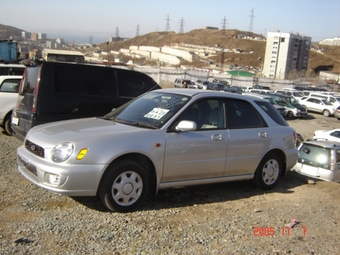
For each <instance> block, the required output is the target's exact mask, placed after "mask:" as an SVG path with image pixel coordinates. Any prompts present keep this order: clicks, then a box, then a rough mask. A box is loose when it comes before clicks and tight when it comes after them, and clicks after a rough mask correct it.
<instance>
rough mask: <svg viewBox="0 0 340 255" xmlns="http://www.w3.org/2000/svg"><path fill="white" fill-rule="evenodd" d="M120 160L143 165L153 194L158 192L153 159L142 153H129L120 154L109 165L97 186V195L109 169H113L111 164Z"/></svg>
mask: <svg viewBox="0 0 340 255" xmlns="http://www.w3.org/2000/svg"><path fill="white" fill-rule="evenodd" d="M119 161H131V162H134V163H136V164H138V165H140V166H142V167H143V168H144V170H145V171H146V172H147V175H148V177H149V185H150V187H149V191H150V192H152V194H156V192H157V177H156V168H155V166H154V164H153V162H152V161H151V159H150V158H148V157H147V156H145V155H143V154H141V153H128V154H124V155H121V156H119V157H118V158H116V159H115V160H113V161H112V162H111V163H110V164H109V165H108V166H107V168H106V169H105V171H104V173H103V175H102V177H101V179H100V182H99V185H98V188H97V195H98V190H99V187H100V186H101V184H102V181H103V180H104V179H105V176H106V174H107V173H108V171H109V169H111V166H112V165H114V164H115V163H117V162H119Z"/></svg>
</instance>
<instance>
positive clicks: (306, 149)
mask: <svg viewBox="0 0 340 255" xmlns="http://www.w3.org/2000/svg"><path fill="white" fill-rule="evenodd" d="M331 152H332V150H331V149H328V148H323V147H320V146H316V145H311V144H306V143H304V144H302V145H301V147H300V148H299V159H298V162H299V163H303V164H305V165H309V166H314V167H321V168H325V169H330V168H331V161H330V158H331Z"/></svg>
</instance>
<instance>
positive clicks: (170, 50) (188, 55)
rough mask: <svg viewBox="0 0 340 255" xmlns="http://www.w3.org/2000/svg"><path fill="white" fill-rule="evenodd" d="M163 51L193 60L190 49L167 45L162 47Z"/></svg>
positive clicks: (189, 60)
mask: <svg viewBox="0 0 340 255" xmlns="http://www.w3.org/2000/svg"><path fill="white" fill-rule="evenodd" d="M161 51H162V52H163V53H166V54H170V55H173V56H176V57H181V58H183V59H185V60H186V61H188V62H192V55H191V53H190V52H188V51H185V50H179V49H176V48H172V47H167V46H165V47H162V48H161Z"/></svg>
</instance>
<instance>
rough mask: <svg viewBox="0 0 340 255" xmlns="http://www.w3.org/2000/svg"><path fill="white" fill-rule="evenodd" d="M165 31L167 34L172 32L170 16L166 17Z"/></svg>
mask: <svg viewBox="0 0 340 255" xmlns="http://www.w3.org/2000/svg"><path fill="white" fill-rule="evenodd" d="M164 31H166V32H169V31H170V18H169V15H168V16H166V27H165V30H164Z"/></svg>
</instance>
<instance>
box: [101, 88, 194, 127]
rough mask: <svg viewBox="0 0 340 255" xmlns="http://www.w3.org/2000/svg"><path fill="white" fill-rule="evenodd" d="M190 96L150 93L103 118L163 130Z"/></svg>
mask: <svg viewBox="0 0 340 255" xmlns="http://www.w3.org/2000/svg"><path fill="white" fill-rule="evenodd" d="M189 101H190V97H189V96H185V95H178V94H171V93H162V92H150V93H148V94H144V95H142V96H140V97H138V98H136V99H134V100H132V101H130V102H128V103H126V104H124V105H122V106H121V107H119V108H117V109H115V110H113V111H112V112H110V113H108V114H106V115H105V116H104V117H103V118H104V119H107V120H114V121H116V122H120V123H124V124H128V125H135V126H140V127H146V128H161V127H162V126H163V125H164V124H165V123H166V122H167V121H168V120H169V119H170V118H171V117H172V116H174V114H176V113H177V112H178V111H179V110H180V109H181V108H182V107H183V106H184V105H185V104H186V103H188V102H189Z"/></svg>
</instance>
